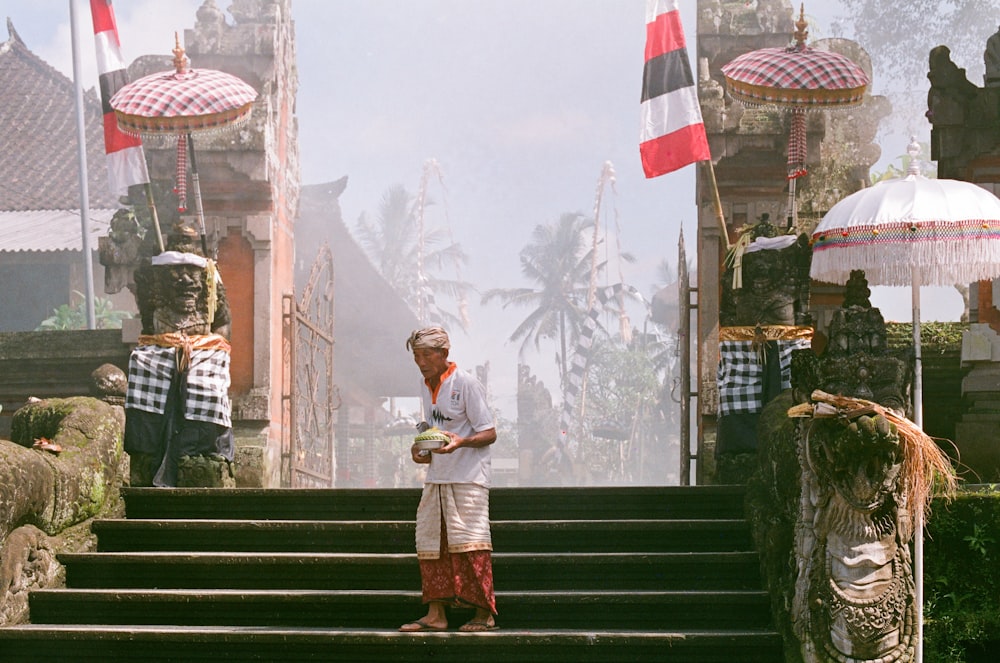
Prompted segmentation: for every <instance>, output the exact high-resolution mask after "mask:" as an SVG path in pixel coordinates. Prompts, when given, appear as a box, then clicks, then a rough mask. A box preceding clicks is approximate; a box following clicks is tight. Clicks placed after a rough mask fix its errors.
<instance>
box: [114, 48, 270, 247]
mask: <svg viewBox="0 0 1000 663" xmlns="http://www.w3.org/2000/svg"><path fill="white" fill-rule="evenodd" d="M174 40H175V47H174V51H173V52H174V71H166V72H161V73H156V74H150V75H149V76H144V77H142V78H140V79H138V80H136V81H133V82H132V83H129V84H127V85H125V86H123V87H122V88H121V89H119V90H118V92H116V93H115V94H114V95H113V96H112V97H111V99H110V101H109V103H110V105H111V108H112V109H113V110H114V112H115V118H116V119H117V121H118V126H119V128H121V130H122V131H124V132H126V133H129V134H133V135H147V136H162V135H169V134H177V197H178V200H179V207H180V209H181V211H182V212H183V211H185V210H186V209H187V157H188V154H189V153H190V159H191V182H192V185H193V187H194V197H195V211H196V214H197V217H198V224H199V227H200V230H201V235H202V248H203V249H204V250H205V252H206V255H207V252H208V247H207V246H206V240H205V219H204V212H203V210H202V206H201V188H200V184H199V181H198V168H197V162H196V161H195V155H194V141H193V140H192V138H191V136H192V134H205V133H212V132H216V131H222V130H225V129H232V128H234V127H239V126H241V125H243V124H246V122H247V121H248V120H249V119H250V111H251V110H252V108H253V102H254V101H255V100H256V99H257V91H256V90H254V89H253V87H251V86H250V85H248V84H247V83H245V82H244V81H242V80H241V79H239V78H237V77H236V76H233V75H231V74H227V73H225V72H222V71H215V70H212V69H191V68H189V67H188V59H187V57H186V56H185V55H184V49H183V48H182V47H181V45H180V39H179V37H178V36H177V35H176V33H175V35H174Z"/></svg>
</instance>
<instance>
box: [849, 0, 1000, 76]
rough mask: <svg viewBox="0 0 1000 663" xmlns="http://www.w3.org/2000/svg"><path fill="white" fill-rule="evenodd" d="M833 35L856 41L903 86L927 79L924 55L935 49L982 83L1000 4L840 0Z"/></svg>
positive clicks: (999, 0) (994, 0)
mask: <svg viewBox="0 0 1000 663" xmlns="http://www.w3.org/2000/svg"><path fill="white" fill-rule="evenodd" d="M840 5H841V7H842V9H843V15H841V16H838V18H837V20H836V21H835V22H834V25H833V26H832V28H833V31H834V32H835V33H836V34H842V35H844V36H849V37H850V38H852V39H855V40H856V41H857V42H858V43H860V44H861V46H862V47H864V48H865V50H867V51H868V52H869V54H870V55H871V56H872V59H873V60H874V61H875V62H877V67H878V68H879V69H881V70H882V71H884V72H892V78H893V80H896V81H899V82H900V83H901V84H902V85H903V87H904V88H907V87H914V86H915V87H921V88H923V85H918V83H923V82H925V81H926V80H927V67H928V61H927V58H928V53H930V51H931V49H932V48H934V47H935V46H938V45H942V44H943V45H945V46H947V47H948V48H950V49H951V52H952V60H953V61H954V62H955V63H956V64H957V65H958V66H959V67H964V68H965V69H966V70H967V71H968V72H969V79H970V80H971V81H972V82H973V83H976V84H977V85H981V84H982V76H981V74H982V70H983V49H984V48H985V46H986V40H987V39H988V38H989V36H990V35H992V34H993V33H994V32H996V31H997V24H998V20H1000V0H945V1H943V2H942V0H840Z"/></svg>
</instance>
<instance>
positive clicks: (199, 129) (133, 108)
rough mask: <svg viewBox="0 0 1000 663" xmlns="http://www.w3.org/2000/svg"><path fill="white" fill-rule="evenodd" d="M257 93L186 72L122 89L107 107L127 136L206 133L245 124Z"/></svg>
mask: <svg viewBox="0 0 1000 663" xmlns="http://www.w3.org/2000/svg"><path fill="white" fill-rule="evenodd" d="M256 98H257V91H256V90H254V89H253V88H252V87H250V86H249V85H247V84H246V83H244V82H243V81H242V80H240V79H239V78H237V77H236V76H233V75H231V74H227V73H225V72H221V71H215V70H212V69H184V70H181V71H170V72H163V73H157V74H151V75H149V76H144V77H143V78H140V79H139V80H137V81H135V82H133V83H129V84H128V85H125V86H124V87H122V88H121V89H120V90H119V91H118V92H117V93H116V94H115V95H114V96H113V97H112V98H111V107H112V108H113V109H114V111H115V117H116V118H117V119H118V126H119V127H120V128H121V129H122V131H125V132H127V133H131V134H145V135H162V134H178V133H183V134H189V133H205V132H211V131H217V130H219V129H226V128H229V127H232V126H234V125H239V124H243V123H246V121H247V120H249V119H250V109H251V108H252V106H253V102H254V100H255V99H256Z"/></svg>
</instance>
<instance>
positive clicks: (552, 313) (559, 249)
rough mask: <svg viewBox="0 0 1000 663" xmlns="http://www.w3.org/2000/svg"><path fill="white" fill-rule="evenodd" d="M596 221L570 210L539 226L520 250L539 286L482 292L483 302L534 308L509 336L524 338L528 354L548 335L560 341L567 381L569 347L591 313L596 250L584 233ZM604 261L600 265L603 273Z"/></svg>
mask: <svg viewBox="0 0 1000 663" xmlns="http://www.w3.org/2000/svg"><path fill="white" fill-rule="evenodd" d="M593 225H594V222H593V221H592V220H590V219H587V218H585V217H584V216H583V215H582V214H579V213H565V214H563V215H561V216H560V217H559V220H558V221H557V222H555V223H553V224H551V225H544V224H539V225H538V226H536V227H535V230H534V232H533V233H532V235H531V237H532V240H531V243H529V244H528V245H527V246H525V247H524V248H523V249H521V254H520V256H521V273H522V274H524V276H525V277H527V278H528V280H529V281H532V282H533V283H534V284H535V286H534V287H523V288H494V289H492V290H489V291H487V292H486V293H485V294H484V295H483V304H488V303H490V302H493V301H495V300H500V301H501V302H502V304H503V308H507V307H508V306H510V305H516V306H532V307H534V308H533V310H532V311H531V313H529V314H528V317H526V318H525V319H524V320H523V321H522V322H521V324H519V325H518V326H517V328H516V329H515V330H514V332H513V333H512V334H511V335H510V340H511V341H512V342H516V341H519V340H520V341H521V348H520V353H521V354H522V355H523V354H524V351H525V349H526V348H527V346H528V344H529V343H530V342H532V341H534V344H535V348H536V349H538V348H540V346H541V341H542V340H543V339H558V341H559V357H558V366H559V376H560V379H562V380H563V381H565V378H566V372H567V370H568V369H567V357H568V353H567V345H569V344H570V343H572V342H573V341H575V340H576V338H577V336H578V334H579V330H580V328H581V327H582V325H583V322H584V318H585V316H586V314H587V310H586V309H587V292H588V288H589V284H590V274H591V270H592V265H591V257H592V255H593V248H591V247H589V246H588V240H587V238H586V236H585V232H586V231H587V230H588V229H590V228H593ZM604 267H605V263H604V262H601V263H599V264H597V265H596V270H597V271H601V270H603V269H604Z"/></svg>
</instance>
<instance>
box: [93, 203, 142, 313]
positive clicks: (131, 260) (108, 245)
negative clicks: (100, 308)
mask: <svg viewBox="0 0 1000 663" xmlns="http://www.w3.org/2000/svg"><path fill="white" fill-rule="evenodd" d="M141 245H142V237H141V233H140V229H139V221H138V219H136V217H135V213H134V212H133V211H132V209H131V208H127V207H125V208H122V209H120V210H118V211H117V212H115V215H114V216H113V217H111V228H110V230H109V231H108V236H107V237H100V238H98V256H99V259H100V263H101V264H102V265H104V292H106V293H107V294H109V295H111V294H114V293H116V292H121V290H122V288H128V289H129V291H130V292H132V293H133V294H134V293H135V281H134V280H133V278H132V274H133V272H134V271H135V268H136V266H137V265H138V264H139V253H140V247H141Z"/></svg>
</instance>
